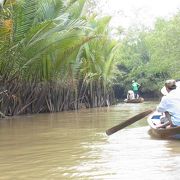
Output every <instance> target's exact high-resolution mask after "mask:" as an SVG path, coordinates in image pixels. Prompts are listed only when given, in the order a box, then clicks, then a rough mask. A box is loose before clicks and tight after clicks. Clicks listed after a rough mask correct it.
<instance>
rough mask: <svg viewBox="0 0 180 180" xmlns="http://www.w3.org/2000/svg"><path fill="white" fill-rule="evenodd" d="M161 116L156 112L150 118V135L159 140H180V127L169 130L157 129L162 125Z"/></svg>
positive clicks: (169, 128)
mask: <svg viewBox="0 0 180 180" xmlns="http://www.w3.org/2000/svg"><path fill="white" fill-rule="evenodd" d="M160 116H161V114H160V113H158V112H154V113H152V114H151V115H150V116H149V117H148V119H147V121H148V124H149V126H150V130H149V134H150V135H152V136H154V137H158V138H168V139H180V126H178V127H168V128H158V127H157V126H158V125H160Z"/></svg>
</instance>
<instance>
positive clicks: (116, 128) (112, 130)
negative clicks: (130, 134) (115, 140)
mask: <svg viewBox="0 0 180 180" xmlns="http://www.w3.org/2000/svg"><path fill="white" fill-rule="evenodd" d="M153 111H154V110H147V111H144V112H142V113H140V114H137V115H136V116H133V117H131V118H129V119H128V120H126V121H124V122H122V123H120V124H118V125H116V126H114V127H112V128H110V129H108V130H106V134H107V135H108V136H109V135H111V134H113V133H115V132H117V131H119V130H121V129H123V128H125V127H127V126H129V125H131V124H133V123H135V122H136V121H138V120H140V119H142V118H144V117H146V116H147V115H148V114H150V113H152V112H153Z"/></svg>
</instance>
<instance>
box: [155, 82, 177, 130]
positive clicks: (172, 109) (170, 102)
mask: <svg viewBox="0 0 180 180" xmlns="http://www.w3.org/2000/svg"><path fill="white" fill-rule="evenodd" d="M177 84H179V83H176V81H175V80H173V79H172V80H167V81H166V82H165V86H164V87H163V88H162V89H161V92H162V93H163V94H164V96H163V97H162V99H161V102H160V104H159V105H158V107H157V111H158V112H162V113H164V114H165V116H166V118H167V119H168V122H165V123H164V124H162V125H160V126H159V128H161V127H166V126H168V125H170V127H175V126H180V88H179V87H177Z"/></svg>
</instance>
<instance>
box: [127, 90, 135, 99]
mask: <svg viewBox="0 0 180 180" xmlns="http://www.w3.org/2000/svg"><path fill="white" fill-rule="evenodd" d="M132 99H134V92H133V91H132V90H129V91H128V93H127V100H132Z"/></svg>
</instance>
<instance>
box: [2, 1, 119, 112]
mask: <svg viewBox="0 0 180 180" xmlns="http://www.w3.org/2000/svg"><path fill="white" fill-rule="evenodd" d="M85 3H86V2H85V0H73V1H68V0H39V1H36V0H31V1H29V0H8V1H6V3H5V5H4V7H3V9H2V10H1V12H0V15H1V17H0V18H1V19H0V20H1V24H0V41H1V42H0V87H1V91H0V92H1V95H0V96H1V100H0V108H1V111H2V112H3V113H4V114H6V115H15V114H22V113H37V112H54V111H62V110H68V109H78V108H79V107H80V106H82V105H83V106H86V107H95V106H104V105H107V104H109V103H111V102H112V98H111V97H112V95H113V93H112V83H113V81H112V80H113V79H114V78H115V76H116V71H115V69H116V63H114V55H113V54H114V51H115V50H116V44H117V43H115V42H113V41H112V40H111V38H110V36H109V34H108V24H109V20H110V18H109V17H106V18H100V19H98V18H97V17H96V16H92V17H86V14H85V13H84V12H85V11H84V6H85ZM112 72H113V73H112Z"/></svg>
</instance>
